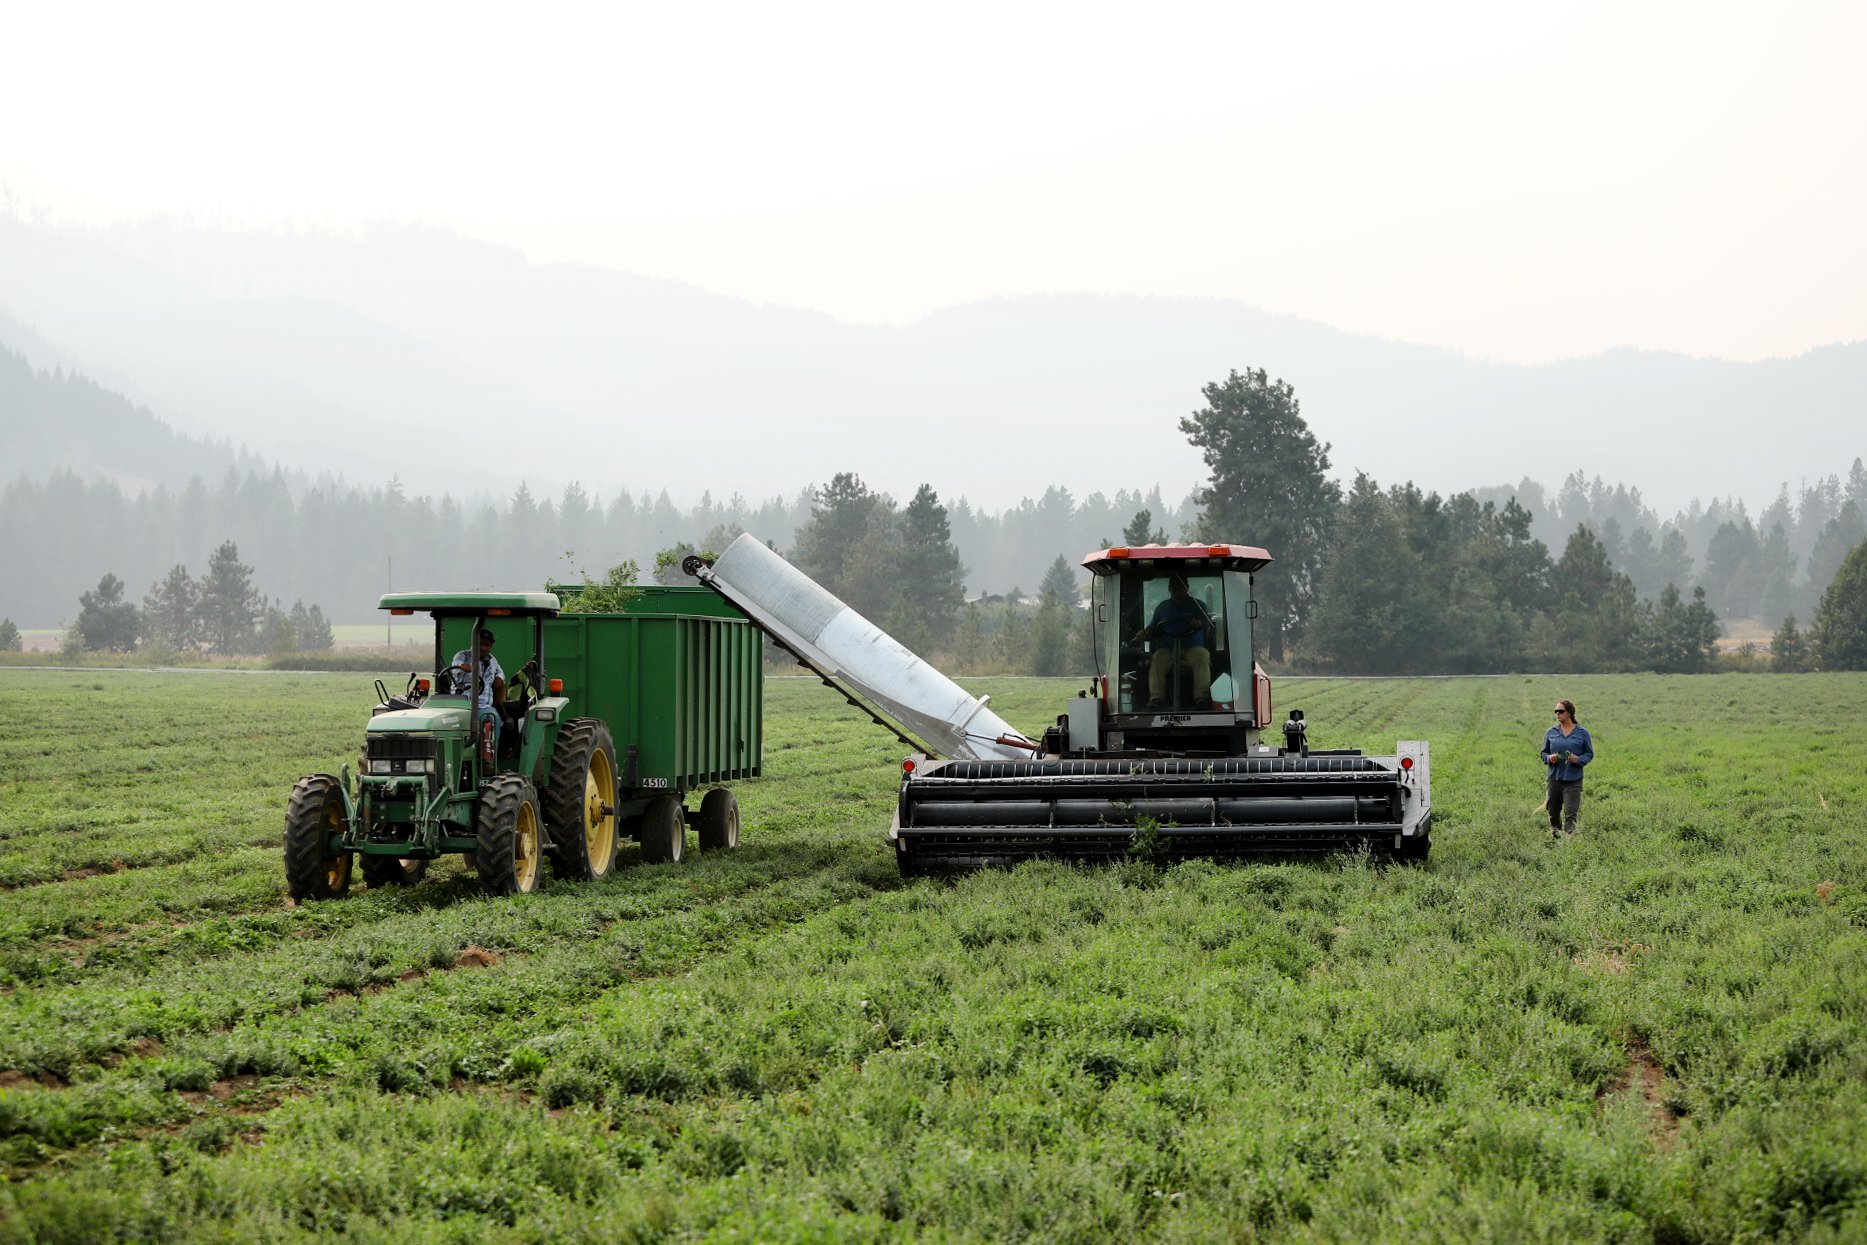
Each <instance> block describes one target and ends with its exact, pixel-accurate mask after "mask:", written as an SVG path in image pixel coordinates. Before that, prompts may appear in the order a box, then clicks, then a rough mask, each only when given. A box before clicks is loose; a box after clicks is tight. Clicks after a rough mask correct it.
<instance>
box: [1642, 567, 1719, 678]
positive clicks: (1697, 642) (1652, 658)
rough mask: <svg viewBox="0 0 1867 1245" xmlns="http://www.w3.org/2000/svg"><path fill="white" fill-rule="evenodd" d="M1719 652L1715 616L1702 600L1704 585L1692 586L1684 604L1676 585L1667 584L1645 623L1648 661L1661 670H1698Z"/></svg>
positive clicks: (1688, 671) (1702, 668) (1710, 661)
mask: <svg viewBox="0 0 1867 1245" xmlns="http://www.w3.org/2000/svg"><path fill="white" fill-rule="evenodd" d="M1717 656H1718V616H1717V614H1716V613H1714V612H1713V611H1712V608H1711V606H1710V605H1708V604H1707V603H1706V600H1705V589H1704V588H1703V587H1697V588H1694V589H1692V603H1691V604H1690V605H1688V604H1686V603H1685V601H1684V599H1683V598H1682V597H1681V596H1680V594H1679V589H1678V588H1676V587H1674V586H1673V585H1672V584H1667V585H1666V587H1665V590H1664V591H1662V592H1661V593H1660V599H1659V605H1658V606H1657V608H1655V609H1654V611H1653V617H1652V619H1651V621H1650V622H1649V623H1648V625H1647V664H1648V666H1649V667H1650V668H1651V669H1654V670H1658V671H1660V672H1661V673H1662V674H1697V673H1699V672H1701V671H1705V670H1709V669H1711V668H1712V665H1713V664H1714V663H1715V662H1716V660H1717Z"/></svg>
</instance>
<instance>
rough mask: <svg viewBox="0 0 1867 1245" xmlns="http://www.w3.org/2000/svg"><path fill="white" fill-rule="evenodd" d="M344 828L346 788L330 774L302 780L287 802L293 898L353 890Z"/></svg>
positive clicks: (331, 896)
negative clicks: (339, 839)
mask: <svg viewBox="0 0 1867 1245" xmlns="http://www.w3.org/2000/svg"><path fill="white" fill-rule="evenodd" d="M343 830H344V793H343V788H342V787H341V786H340V785H339V783H338V781H337V779H335V778H333V777H331V776H330V775H329V774H312V775H310V776H308V777H305V778H300V779H299V780H298V785H297V786H295V787H293V788H292V798H291V800H290V802H289V803H287V804H286V806H285V885H286V888H287V889H288V890H290V891H291V893H292V898H293V899H296V900H298V901H299V902H300V903H304V902H306V901H308V900H312V899H338V898H341V897H342V896H343V895H344V894H345V893H346V892H347V891H349V889H350V853H349V852H346V851H340V850H338V849H337V848H336V846H335V844H334V842H333V836H334V835H340V834H342V833H343Z"/></svg>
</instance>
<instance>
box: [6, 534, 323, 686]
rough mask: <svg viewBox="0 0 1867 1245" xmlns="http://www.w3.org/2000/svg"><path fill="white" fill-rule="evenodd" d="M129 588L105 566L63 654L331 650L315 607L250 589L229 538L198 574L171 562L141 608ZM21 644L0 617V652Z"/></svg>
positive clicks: (248, 572) (81, 605)
mask: <svg viewBox="0 0 1867 1245" xmlns="http://www.w3.org/2000/svg"><path fill="white" fill-rule="evenodd" d="M126 587H127V586H126V585H125V584H124V582H123V581H122V580H121V579H119V578H117V576H116V574H115V573H114V572H111V571H106V572H105V573H104V576H103V578H102V579H100V580H98V581H97V586H96V587H95V588H92V589H91V590H90V591H88V592H83V593H80V594H79V596H78V614H77V618H76V619H75V621H73V622H72V623H71V625H70V626H69V627H67V628H66V631H65V641H64V648H65V650H66V651H67V652H70V653H79V652H125V653H127V652H130V651H132V650H135V651H141V652H143V653H145V654H147V655H150V656H152V657H154V658H157V659H159V660H161V659H167V658H172V657H174V656H176V655H179V654H184V653H213V654H217V655H221V656H227V655H238V654H252V653H314V652H324V651H327V650H329V649H330V647H331V645H332V642H333V639H334V637H333V635H332V633H331V625H330V622H329V621H328V620H327V619H326V618H325V617H324V611H323V610H322V609H320V608H319V607H318V606H316V605H310V606H307V605H306V604H305V603H304V602H303V601H302V600H300V601H295V602H293V603H292V607H291V609H289V610H287V609H286V608H285V607H284V606H283V604H281V603H280V602H279V601H277V600H273V599H269V598H267V597H265V596H264V595H262V594H261V593H260V592H259V590H258V589H256V588H255V587H253V568H252V567H250V566H248V565H247V564H246V563H244V562H242V561H240V547H239V546H238V545H236V544H235V543H234V542H232V541H225V542H223V543H222V544H221V546H220V547H219V548H218V549H216V550H214V552H213V554H212V555H211V556H210V557H209V558H208V565H207V571H206V573H205V574H203V575H202V576H201V577H200V578H199V579H196V578H195V577H194V576H192V575H190V574H189V573H188V568H187V567H186V566H185V565H183V564H181V563H177V564H175V565H174V566H172V567H170V568H169V571H168V574H166V575H164V576H163V577H162V578H161V579H159V580H157V581H155V582H154V583H152V584H150V586H149V591H148V592H147V593H145V594H144V596H143V598H142V604H141V605H140V606H139V605H138V604H137V603H136V602H135V601H133V600H129V599H127V598H126V597H125V595H124V593H125V591H126ZM19 641H20V635H19V628H18V627H17V626H16V625H15V624H14V623H13V621H12V619H10V618H8V619H0V651H6V650H9V649H10V650H13V651H17V650H18V649H19V647H20V643H19Z"/></svg>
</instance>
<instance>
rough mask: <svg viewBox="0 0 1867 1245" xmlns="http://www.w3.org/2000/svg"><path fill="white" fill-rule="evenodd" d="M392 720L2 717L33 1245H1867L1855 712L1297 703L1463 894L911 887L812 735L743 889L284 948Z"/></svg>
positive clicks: (715, 874) (1756, 696)
mask: <svg viewBox="0 0 1867 1245" xmlns="http://www.w3.org/2000/svg"><path fill="white" fill-rule="evenodd" d="M1071 686H1072V685H1070V684H1068V683H1066V682H1038V681H1025V680H1004V681H999V682H993V683H990V684H987V683H985V682H984V681H982V682H981V685H980V687H979V689H978V690H983V691H989V692H991V693H992V695H993V702H994V706H995V707H996V708H998V709H999V710H1000V712H1001V713H1003V714H1005V715H1006V716H1007V717H1008V719H1009V720H1011V721H1013V722H1014V723H1017V724H1019V725H1021V726H1024V727H1026V728H1028V729H1036V728H1038V727H1039V726H1041V724H1042V723H1043V722H1045V721H1047V720H1048V719H1049V717H1050V716H1051V715H1052V714H1054V713H1055V712H1056V711H1057V709H1058V707H1059V706H1058V705H1057V702H1058V701H1059V700H1060V699H1061V698H1062V696H1064V695H1065V694H1067V693H1068V692H1069V691H1070V689H1071ZM366 687H367V682H366V680H364V679H361V678H354V677H346V676H331V677H301V676H284V675H282V676H276V677H270V678H265V679H259V678H251V677H246V678H243V677H239V676H231V675H227V676H220V675H185V676H184V675H174V676H161V675H147V674H139V673H127V672H126V673H117V672H96V671H86V672H82V673H78V674H74V673H71V672H51V671H45V672H40V671H5V672H0V888H3V889H0V1163H3V1164H4V1165H5V1167H6V1170H7V1174H8V1177H9V1179H8V1181H7V1182H6V1183H5V1184H4V1185H0V1239H4V1240H22V1241H28V1240H29V1241H46V1242H51V1241H66V1240H69V1241H94V1240H100V1239H111V1240H158V1241H170V1240H173V1241H184V1240H186V1241H194V1240H228V1241H234V1240H238V1241H257V1240H281V1241H285V1240H309V1239H316V1238H325V1237H329V1236H332V1235H335V1234H338V1233H343V1234H346V1235H348V1236H351V1237H354V1238H356V1239H361V1240H409V1241H480V1240H514V1241H528V1240H540V1241H542V1240H547V1239H548V1240H553V1241H562V1240H623V1241H661V1240H668V1241H674V1240H701V1239H718V1240H796V1241H810V1240H869V1239H874V1240H890V1239H899V1240H907V1239H930V1240H931V1239H945V1240H955V1241H1004V1240H1043V1241H1102V1240H1111V1239H1151V1240H1163V1241H1178V1240H1185V1241H1206V1240H1215V1239H1225V1240H1246V1241H1249V1240H1318V1241H1335V1240H1377V1239H1378V1240H1420V1241H1427V1240H1431V1241H1448V1240H1449V1241H1457V1240H1473V1241H1477V1240H1501V1239H1509V1240H1525V1241H1541V1240H1548V1241H1592V1240H1603V1241H1659V1242H1686V1241H1707V1242H1709V1241H1731V1240H1779V1239H1780V1240H1792V1239H1793V1240H1823V1239H1832V1240H1854V1239H1861V1237H1862V1236H1863V1235H1867V1139H1864V1136H1863V1134H1864V1132H1867V1130H1864V1128H1863V1124H1862V1121H1863V1120H1867V1024H1864V1023H1863V1022H1864V1021H1867V967H1863V966H1864V965H1867V955H1864V954H1863V952H1864V951H1867V890H1864V888H1863V883H1867V876H1863V875H1864V873H1867V868H1864V866H1863V861H1867V852H1863V846H1867V828H1863V825H1864V821H1867V819H1864V818H1863V812H1867V741H1864V740H1863V739H1862V737H1861V732H1860V730H1859V724H1860V721H1861V718H1862V716H1863V714H1862V710H1863V708H1864V707H1867V679H1863V678H1862V677H1861V676H1854V675H1822V676H1798V677H1794V678H1768V677H1762V676H1706V677H1697V678H1667V677H1661V676H1615V677H1591V678H1578V679H1569V680H1563V681H1561V682H1560V683H1558V682H1557V681H1555V680H1552V679H1548V678H1523V679H1487V680H1458V681H1420V682H1412V683H1409V682H1368V683H1335V682H1328V683H1322V682H1317V683H1306V682H1301V681H1292V682H1289V683H1285V684H1282V685H1280V687H1279V688H1278V702H1279V709H1280V716H1281V710H1282V709H1284V708H1288V707H1292V706H1296V707H1302V708H1304V709H1305V710H1306V712H1307V714H1308V716H1309V719H1310V721H1311V722H1312V724H1313V725H1312V731H1313V732H1314V733H1315V736H1316V738H1315V739H1314V742H1315V743H1316V744H1317V745H1318V746H1330V745H1347V746H1359V747H1362V748H1365V749H1368V750H1371V751H1387V750H1389V749H1391V747H1392V745H1393V742H1394V740H1395V738H1397V737H1400V736H1406V737H1409V738H1411V737H1416V736H1417V737H1423V738H1427V739H1430V740H1431V741H1432V744H1433V761H1434V764H1433V788H1434V796H1435V804H1436V808H1437V812H1438V827H1437V830H1436V833H1435V847H1434V851H1433V857H1432V861H1431V863H1430V864H1429V865H1428V866H1426V867H1425V868H1418V869H1414V868H1390V867H1384V866H1382V865H1380V864H1378V863H1376V862H1373V861H1370V860H1367V859H1363V858H1356V857H1336V858H1330V859H1325V860H1309V861H1305V860H1297V861H1276V862H1266V863H1252V864H1243V865H1215V864H1210V863H1205V862H1195V863H1190V864H1185V865H1180V866H1178V867H1170V868H1157V867H1155V866H1153V865H1151V864H1148V863H1145V862H1139V861H1136V862H1131V863H1128V864H1125V865H1121V866H1116V867H1111V868H1099V869H1084V868H1077V867H1072V866H1068V865H1061V864H1054V863H1038V864H1033V865H1027V866H1022V867H1019V868H1016V869H1011V870H995V871H985V872H981V873H977V874H973V875H969V876H965V877H961V878H958V879H950V880H949V879H924V880H919V881H916V882H914V883H912V884H905V885H904V884H902V883H901V882H899V881H898V880H897V879H896V878H895V876H894V867H893V862H892V860H891V859H890V858H889V856H888V853H887V851H886V848H885V844H884V842H883V840H882V838H881V832H882V830H883V828H884V827H885V826H886V824H887V821H888V817H889V812H890V809H891V806H892V801H893V798H894V790H895V782H896V774H897V772H898V771H897V768H896V763H897V761H898V759H899V752H900V749H899V745H898V744H896V743H895V742H894V741H893V740H891V739H890V738H889V737H888V736H886V735H885V734H883V733H882V732H881V731H879V730H878V729H876V728H875V727H873V726H872V725H870V724H868V723H867V722H866V721H864V720H862V719H860V718H858V717H856V716H855V715H853V714H852V713H850V712H849V711H848V710H847V709H846V708H845V707H844V706H843V705H842V704H841V702H840V700H839V699H837V698H835V697H834V696H833V695H832V694H830V693H829V692H827V691H826V690H825V689H822V688H820V687H818V686H816V685H814V684H812V683H809V682H806V681H800V680H775V681H773V682H772V683H771V684H770V685H769V687H768V722H767V751H766V757H765V769H766V774H767V776H766V777H765V778H763V779H760V780H758V781H756V782H750V783H745V784H740V785H739V787H738V791H739V794H740V798H741V801H742V805H743V810H744V822H745V827H746V829H745V836H744V846H743V847H742V848H741V850H740V851H738V852H736V853H732V854H730V855H715V856H694V857H690V859H689V860H688V862H687V863H685V864H684V865H680V866H661V865H656V866H646V865H641V864H639V863H638V862H637V860H636V859H635V851H634V849H633V848H632V847H630V848H625V851H624V861H623V865H622V867H621V868H620V869H619V871H618V872H617V873H616V874H615V875H614V876H612V877H611V878H610V879H608V880H606V881H605V882H603V883H600V884H595V885H567V884H560V885H554V886H549V887H547V888H546V889H545V890H544V891H543V892H541V893H540V894H537V895H534V896H528V897H524V898H520V899H500V900H492V899H486V898H484V897H481V896H480V895H479V894H478V893H477V889H476V886H475V883H474V881H473V879H472V878H471V877H470V876H469V875H467V874H466V873H465V872H464V871H463V870H462V869H461V868H460V866H459V865H458V863H455V862H449V863H448V864H446V865H444V866H442V867H441V868H439V869H437V870H436V871H435V873H433V874H431V876H430V880H429V881H428V882H426V883H424V884H423V885H422V886H420V887H417V888H414V889H412V890H406V891H402V890H394V891H388V892H370V891H367V890H360V891H358V892H355V893H353V895H352V896H351V897H350V898H348V899H345V900H343V901H340V902H336V903H328V904H318V905H307V906H304V907H296V908H294V907H291V906H289V905H288V904H287V903H286V900H285V896H284V885H283V880H282V877H281V866H280V861H279V850H278V846H279V832H280V823H281V821H282V816H283V814H282V809H283V804H284V799H285V794H286V792H287V791H289V789H290V784H291V781H292V779H293V778H295V777H296V776H297V775H298V774H299V773H301V772H304V771H306V770H308V769H314V768H316V769H335V767H336V766H337V765H339V764H341V763H342V762H343V761H344V760H346V759H348V758H350V757H352V756H354V754H355V749H356V742H357V736H358V733H359V731H360V730H361V726H362V722H363V720H364V718H365V716H366V714H367V704H368V697H367V693H366ZM1557 695H1566V696H1570V697H1572V698H1573V699H1575V700H1576V701H1577V703H1578V705H1579V706H1580V709H1581V716H1582V721H1583V722H1584V723H1585V724H1586V725H1588V726H1589V728H1590V729H1591V730H1593V731H1595V732H1596V735H1597V739H1598V741H1599V747H1600V752H1601V759H1600V761H1598V763H1597V765H1596V766H1595V768H1594V769H1593V770H1591V773H1590V778H1589V784H1588V790H1587V796H1586V799H1585V801H1584V804H1583V818H1582V825H1583V830H1582V833H1581V834H1580V835H1579V836H1577V837H1576V838H1574V839H1571V840H1566V841H1561V842H1551V841H1550V840H1548V838H1547V837H1546V835H1545V833H1544V822H1543V818H1542V816H1541V815H1540V813H1539V812H1538V811H1537V805H1538V803H1539V801H1540V798H1541V786H1540V773H1539V769H1538V766H1537V763H1536V761H1535V749H1536V743H1537V740H1538V739H1539V738H1540V736H1541V733H1542V730H1543V729H1544V725H1545V719H1546V718H1547V716H1548V705H1549V703H1550V701H1551V699H1552V698H1553V697H1554V696H1557Z"/></svg>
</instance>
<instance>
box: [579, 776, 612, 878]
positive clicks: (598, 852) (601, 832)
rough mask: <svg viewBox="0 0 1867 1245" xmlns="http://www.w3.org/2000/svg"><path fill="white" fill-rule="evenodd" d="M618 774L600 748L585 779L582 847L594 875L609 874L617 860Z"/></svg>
mask: <svg viewBox="0 0 1867 1245" xmlns="http://www.w3.org/2000/svg"><path fill="white" fill-rule="evenodd" d="M615 798H616V774H615V771H614V770H612V769H611V768H610V765H609V753H607V752H604V751H603V750H602V749H601V748H599V749H597V751H596V755H594V756H592V757H591V758H590V769H589V771H588V772H587V773H586V774H585V775H584V779H583V846H584V851H585V852H587V853H588V859H589V861H590V868H591V871H592V872H595V873H598V874H602V873H607V872H608V871H609V862H610V861H611V860H613V859H615V856H616V807H615V805H614V803H613V801H614V800H615Z"/></svg>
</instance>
